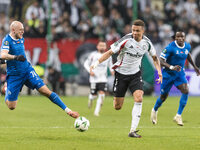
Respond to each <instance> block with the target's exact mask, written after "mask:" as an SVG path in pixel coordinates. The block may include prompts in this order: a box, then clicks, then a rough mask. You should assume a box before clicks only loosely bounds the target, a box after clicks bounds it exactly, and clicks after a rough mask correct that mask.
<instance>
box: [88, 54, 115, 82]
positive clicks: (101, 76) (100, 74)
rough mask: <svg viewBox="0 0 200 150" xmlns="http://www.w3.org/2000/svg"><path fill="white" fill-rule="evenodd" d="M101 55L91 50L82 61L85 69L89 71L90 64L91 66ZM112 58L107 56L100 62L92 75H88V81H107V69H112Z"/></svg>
mask: <svg viewBox="0 0 200 150" xmlns="http://www.w3.org/2000/svg"><path fill="white" fill-rule="evenodd" d="M101 56H102V54H101V53H99V52H98V51H95V52H92V53H91V54H90V55H89V57H88V58H87V59H86V61H85V63H84V67H85V69H86V70H87V71H88V72H89V73H90V66H92V65H93V64H94V63H95V62H96V61H97V60H99V58H100V57H101ZM112 65H113V64H112V59H111V58H109V59H107V60H105V61H104V62H102V63H100V64H99V65H98V66H97V67H96V68H95V69H94V70H93V72H94V74H95V75H94V76H90V83H102V82H107V69H108V68H109V69H110V71H113V69H112Z"/></svg>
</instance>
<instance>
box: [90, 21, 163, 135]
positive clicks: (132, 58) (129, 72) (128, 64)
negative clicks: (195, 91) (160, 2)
mask: <svg viewBox="0 0 200 150" xmlns="http://www.w3.org/2000/svg"><path fill="white" fill-rule="evenodd" d="M144 28H145V24H144V22H143V21H142V20H135V21H134V22H133V25H132V33H130V34H127V35H125V36H124V37H123V38H121V39H119V40H118V41H117V42H115V43H113V44H112V45H111V49H110V50H108V51H107V52H106V53H104V54H103V55H102V56H101V58H99V59H98V61H96V62H95V63H94V64H93V65H92V66H91V69H95V68H96V67H97V66H98V65H99V64H100V63H102V62H103V61H105V60H107V59H108V58H109V57H110V56H111V55H112V54H114V53H119V55H118V57H117V62H116V63H115V64H114V65H113V69H115V81H114V87H113V92H114V108H115V109H116V110H119V109H121V108H122V105H123V103H124V96H125V94H126V91H127V89H128V88H129V89H130V91H131V93H132V96H133V99H134V101H135V103H134V106H133V109H132V123H131V129H130V132H129V134H128V136H129V137H135V138H140V137H141V135H139V134H137V132H138V131H137V130H136V128H137V127H138V124H139V121H140V116H141V113H142V100H143V94H144V92H143V81H142V77H141V71H140V67H141V60H142V57H143V56H144V54H145V53H146V52H149V54H150V55H151V56H152V58H153V62H154V65H155V67H156V69H157V71H158V75H159V79H158V82H162V73H161V68H160V61H159V59H158V57H157V56H156V51H155V49H154V47H153V45H152V43H151V41H150V40H149V39H148V38H147V37H146V36H144V35H143V34H144V30H145V29H144Z"/></svg>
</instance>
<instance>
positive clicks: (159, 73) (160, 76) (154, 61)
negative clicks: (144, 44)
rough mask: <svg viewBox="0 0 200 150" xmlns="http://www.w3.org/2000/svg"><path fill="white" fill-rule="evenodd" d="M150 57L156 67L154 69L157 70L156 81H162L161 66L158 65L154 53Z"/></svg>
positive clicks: (158, 62)
mask: <svg viewBox="0 0 200 150" xmlns="http://www.w3.org/2000/svg"><path fill="white" fill-rule="evenodd" d="M152 58H153V63H154V66H155V67H156V69H157V71H158V76H159V79H157V81H158V83H162V72H161V67H160V61H159V59H158V57H157V56H156V55H155V56H152Z"/></svg>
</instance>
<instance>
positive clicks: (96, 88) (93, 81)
mask: <svg viewBox="0 0 200 150" xmlns="http://www.w3.org/2000/svg"><path fill="white" fill-rule="evenodd" d="M106 48H107V46H106V43H105V42H103V41H99V42H98V44H97V51H95V52H92V53H91V54H90V55H89V57H88V58H87V59H86V61H85V63H84V67H85V69H86V70H87V71H88V72H89V74H90V79H89V80H90V94H89V100H88V108H91V106H92V102H93V100H94V99H95V98H96V97H97V93H98V99H97V103H96V108H95V111H94V115H95V116H99V112H100V109H101V106H102V104H103V100H104V98H105V91H107V69H108V68H109V69H110V72H111V74H112V75H114V70H113V69H112V59H111V58H110V59H107V60H106V61H105V62H103V63H102V64H100V65H99V66H98V67H96V68H95V69H94V70H90V66H91V65H93V64H94V63H95V62H96V61H97V60H98V59H99V58H100V57H101V56H102V55H103V53H104V52H105V50H106Z"/></svg>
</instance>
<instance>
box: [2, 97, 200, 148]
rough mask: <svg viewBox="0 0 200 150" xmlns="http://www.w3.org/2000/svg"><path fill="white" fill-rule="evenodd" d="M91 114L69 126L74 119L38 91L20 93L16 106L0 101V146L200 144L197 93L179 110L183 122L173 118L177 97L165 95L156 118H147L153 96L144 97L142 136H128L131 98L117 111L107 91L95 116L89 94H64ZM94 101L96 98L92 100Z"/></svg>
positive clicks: (73, 105)
mask: <svg viewBox="0 0 200 150" xmlns="http://www.w3.org/2000/svg"><path fill="white" fill-rule="evenodd" d="M62 99H63V101H64V102H65V103H66V104H67V105H68V106H69V107H70V108H71V109H73V110H77V111H79V113H80V114H81V116H85V117H86V118H87V119H89V120H90V128H89V130H88V131H86V132H78V131H76V129H75V128H74V127H73V124H74V119H73V118H71V117H69V116H67V115H66V114H65V112H63V111H62V110H61V109H60V108H59V107H58V106H56V105H55V104H52V103H51V102H50V101H49V100H48V99H47V98H45V97H42V96H20V97H19V102H18V105H17V108H16V110H13V111H11V110H9V109H8V108H7V107H6V105H5V103H4V97H1V101H0V150H200V117H199V116H200V109H199V108H200V99H199V97H189V100H188V105H187V106H186V108H185V110H184V112H183V116H182V117H183V121H184V124H185V125H184V126H183V127H180V126H177V125H176V124H175V123H174V122H173V121H172V120H173V117H174V115H175V114H176V112H177V108H178V103H179V97H169V98H168V99H167V101H166V102H165V103H164V104H163V106H162V107H161V108H160V109H159V113H158V124H157V125H153V124H152V123H151V122H150V112H151V108H152V107H153V105H154V103H155V101H156V97H144V101H143V112H142V117H141V120H140V124H139V128H138V129H139V130H140V132H139V134H141V135H142V138H141V139H135V138H129V137H128V132H129V129H130V124H131V111H132V107H133V100H132V98H131V97H126V99H125V102H124V106H123V108H122V109H121V110H119V111H116V110H115V109H114V108H113V102H112V97H106V99H105V101H104V105H103V107H102V110H101V113H100V116H99V117H95V116H94V115H93V112H94V106H95V105H93V107H92V109H88V108H87V97H62ZM95 102H96V101H95Z"/></svg>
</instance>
